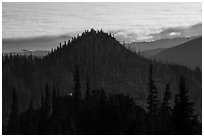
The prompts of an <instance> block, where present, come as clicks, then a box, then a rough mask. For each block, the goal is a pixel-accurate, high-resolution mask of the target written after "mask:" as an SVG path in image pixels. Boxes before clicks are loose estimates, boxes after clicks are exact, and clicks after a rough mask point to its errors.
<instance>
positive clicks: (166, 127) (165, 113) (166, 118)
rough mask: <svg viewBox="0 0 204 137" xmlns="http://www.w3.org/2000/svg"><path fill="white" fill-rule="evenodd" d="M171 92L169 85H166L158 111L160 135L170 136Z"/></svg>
mask: <svg viewBox="0 0 204 137" xmlns="http://www.w3.org/2000/svg"><path fill="white" fill-rule="evenodd" d="M170 99H171V92H170V87H169V83H167V84H166V90H165V92H164V97H163V100H162V104H161V110H160V115H159V116H160V134H162V135H164V134H165V135H168V134H172V131H171V125H172V109H171V106H170Z"/></svg>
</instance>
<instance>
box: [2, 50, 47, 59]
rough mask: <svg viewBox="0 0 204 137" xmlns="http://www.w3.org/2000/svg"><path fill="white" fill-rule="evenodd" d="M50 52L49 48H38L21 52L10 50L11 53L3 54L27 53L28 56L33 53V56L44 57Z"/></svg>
mask: <svg viewBox="0 0 204 137" xmlns="http://www.w3.org/2000/svg"><path fill="white" fill-rule="evenodd" d="M48 53H50V51H47V50H36V51H27V50H26V51H21V52H10V53H3V56H5V55H17V54H18V55H26V56H29V55H32V56H35V57H40V58H41V57H44V56H46V55H48Z"/></svg>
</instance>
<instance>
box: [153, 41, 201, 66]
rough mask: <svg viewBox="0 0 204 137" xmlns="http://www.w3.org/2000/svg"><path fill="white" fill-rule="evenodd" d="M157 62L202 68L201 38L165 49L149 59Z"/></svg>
mask: <svg viewBox="0 0 204 137" xmlns="http://www.w3.org/2000/svg"><path fill="white" fill-rule="evenodd" d="M151 58H152V59H156V60H158V61H164V62H169V63H175V64H179V65H184V66H188V67H190V68H192V69H195V68H196V67H200V69H201V68H202V37H199V38H196V39H193V40H191V41H187V42H185V43H183V44H180V45H178V46H175V47H172V48H168V49H165V50H163V51H161V52H160V53H158V54H156V55H154V56H152V57H151Z"/></svg>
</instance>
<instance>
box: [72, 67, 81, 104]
mask: <svg viewBox="0 0 204 137" xmlns="http://www.w3.org/2000/svg"><path fill="white" fill-rule="evenodd" d="M75 69H76V70H75V73H74V80H73V82H74V88H73V91H74V93H73V94H74V98H75V100H76V101H79V100H80V99H81V83H80V73H79V66H78V65H76V68H75Z"/></svg>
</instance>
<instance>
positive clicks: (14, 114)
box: [7, 88, 19, 135]
mask: <svg viewBox="0 0 204 137" xmlns="http://www.w3.org/2000/svg"><path fill="white" fill-rule="evenodd" d="M18 113H19V108H18V98H17V93H16V89H15V88H13V97H12V107H11V113H10V117H9V121H8V127H7V134H9V135H18V134H19V115H18Z"/></svg>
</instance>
